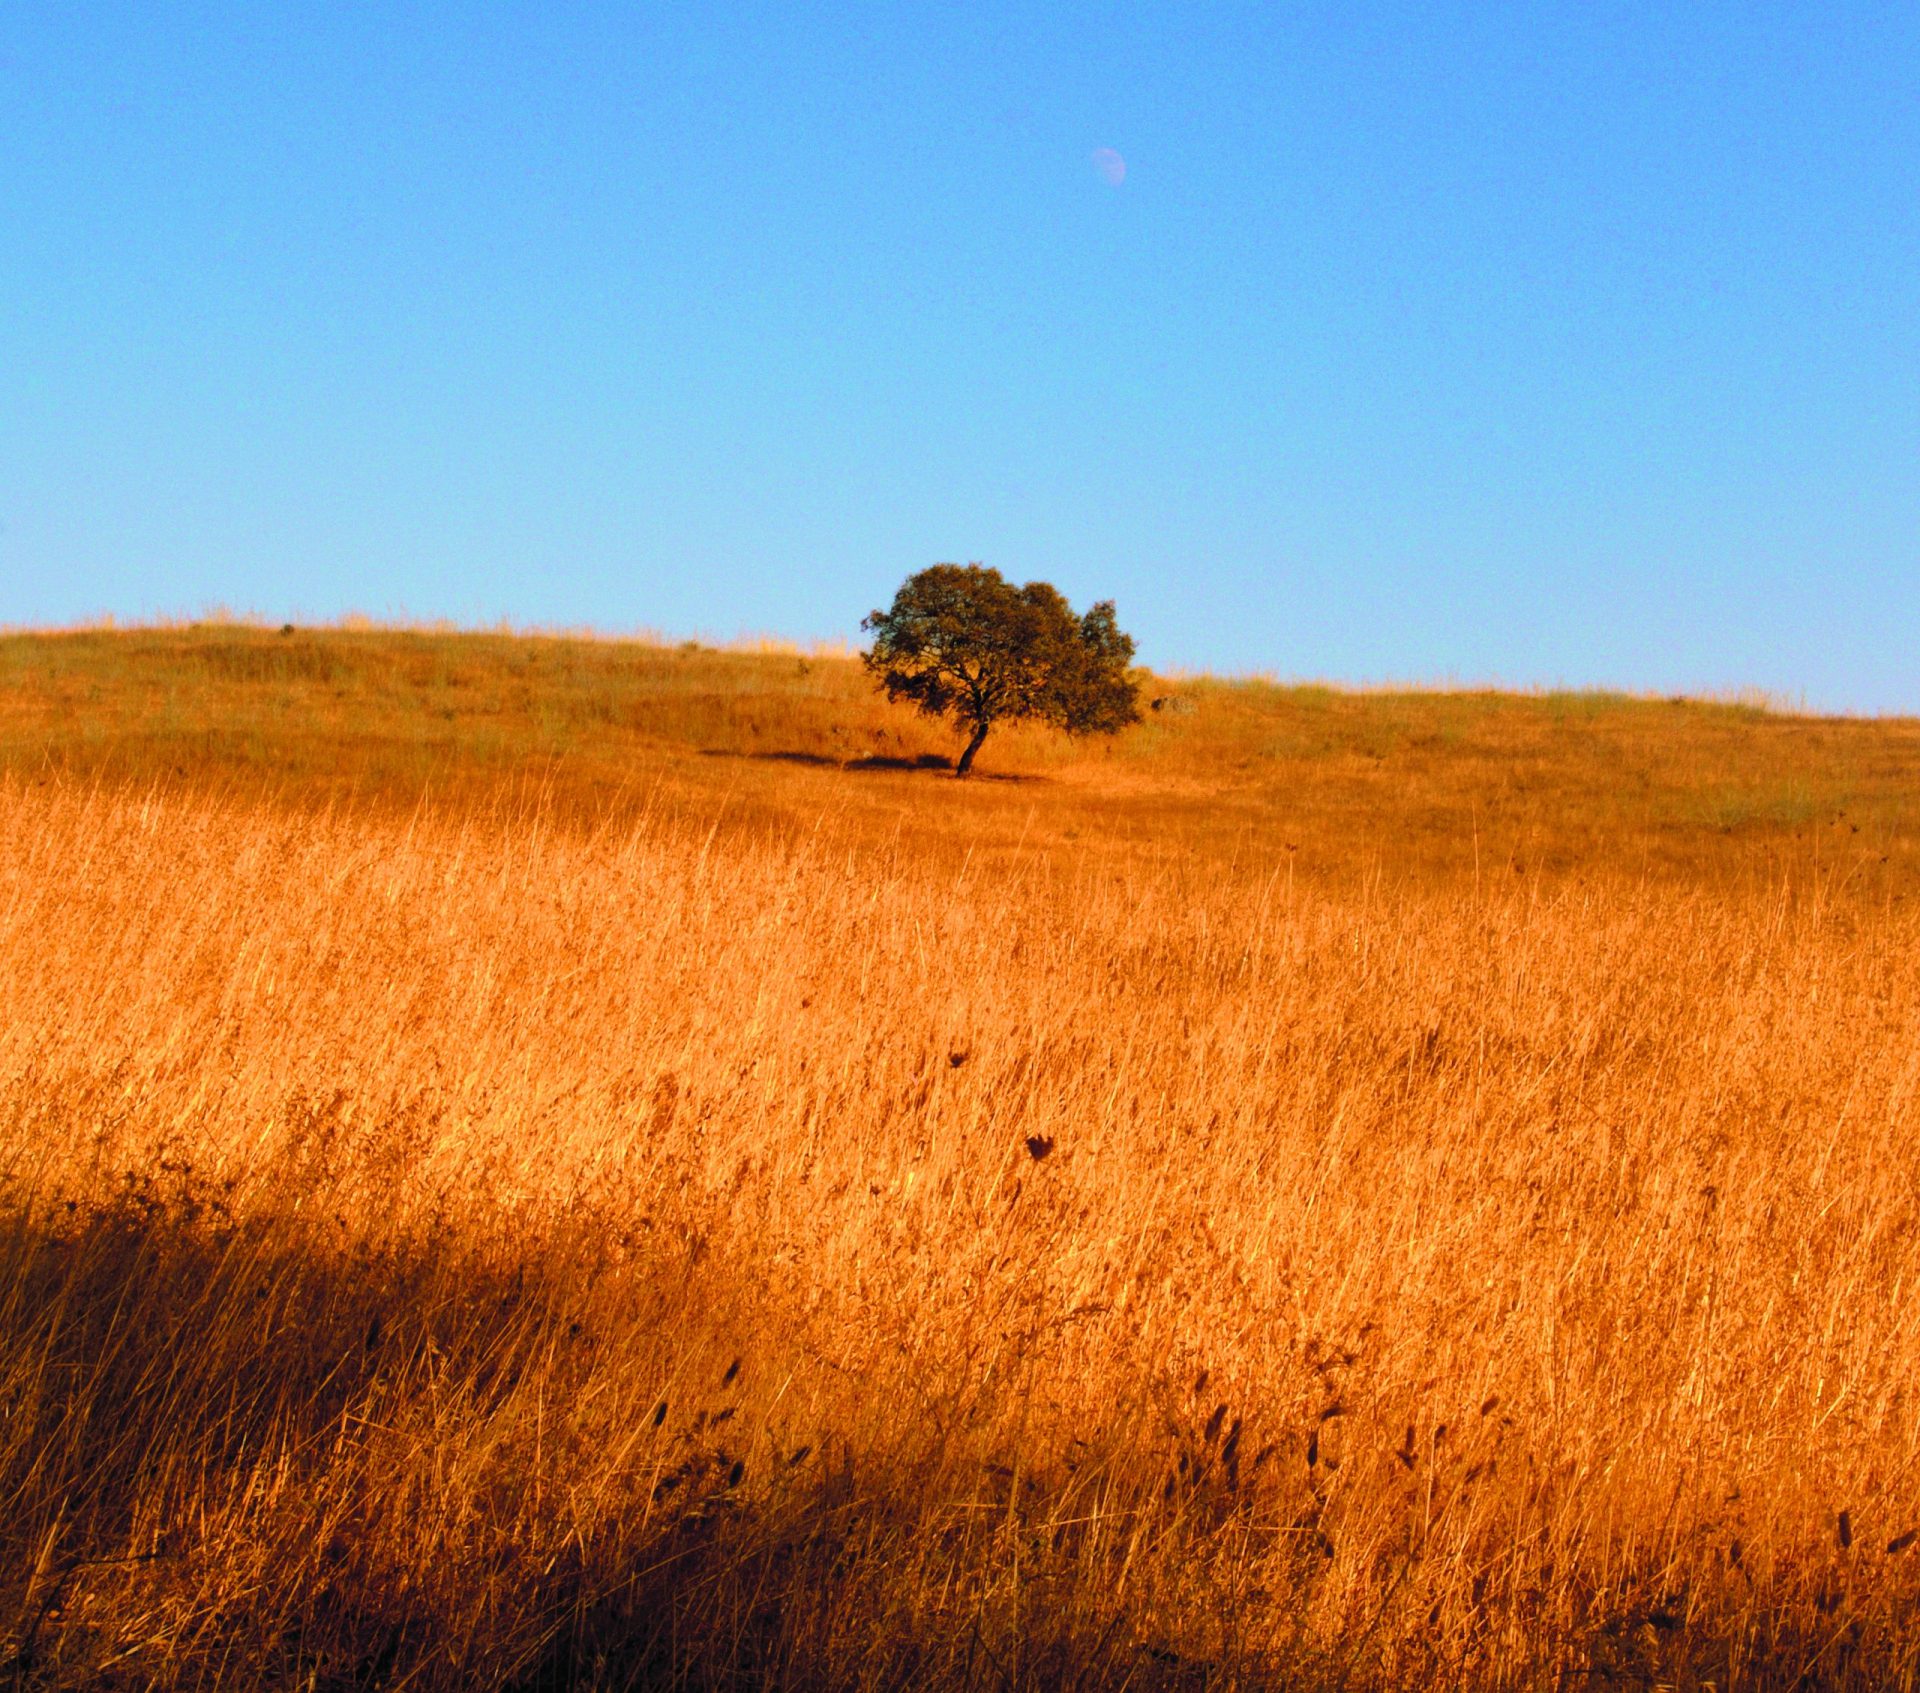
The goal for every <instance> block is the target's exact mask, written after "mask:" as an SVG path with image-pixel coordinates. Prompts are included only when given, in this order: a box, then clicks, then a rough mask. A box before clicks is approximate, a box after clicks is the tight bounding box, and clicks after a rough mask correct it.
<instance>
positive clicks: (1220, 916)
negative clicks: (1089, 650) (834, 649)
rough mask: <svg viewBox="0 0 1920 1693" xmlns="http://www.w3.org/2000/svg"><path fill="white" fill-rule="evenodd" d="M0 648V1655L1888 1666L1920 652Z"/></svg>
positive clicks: (483, 644)
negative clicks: (1021, 667) (956, 751)
mask: <svg viewBox="0 0 1920 1693" xmlns="http://www.w3.org/2000/svg"><path fill="white" fill-rule="evenodd" d="M1153 692H1154V693H1155V694H1156V695H1157V696H1160V697H1164V698H1178V699H1181V700H1183V701H1190V702H1192V705H1193V709H1192V710H1190V711H1188V710H1170V709H1163V710H1161V711H1160V712H1157V713H1154V714H1152V715H1151V716H1150V718H1149V720H1148V721H1147V722H1146V723H1144V724H1142V725H1141V726H1139V727H1138V728H1137V729H1135V730H1132V731H1129V732H1128V733H1127V734H1126V735H1124V736H1122V737H1121V738H1119V739H1118V740H1117V741H1115V742H1113V743H1111V744H1106V743H1095V744H1092V745H1077V744H1074V743H1071V742H1067V741H1064V740H1060V739H1057V738H1054V737H1052V736H1050V735H1047V734H1042V733H1035V732H1031V731H1027V732H1021V733H1009V734H1007V735H1004V736H996V737H995V739H994V740H993V741H991V742H990V743H989V745H988V750H987V754H986V755H985V762H984V763H983V766H982V773H983V776H986V777H991V778H993V779H991V780H985V779H982V780H976V781H973V782H970V783H959V782H954V781H952V780H950V779H945V778H944V777H943V776H942V775H941V773H940V772H939V771H938V770H937V769H933V768H929V767H927V766H926V765H925V764H923V762H922V761H930V760H932V759H934V758H936V757H938V756H939V755H942V754H950V753H951V752H952V750H953V749H952V746H951V744H950V743H949V742H948V741H947V740H945V739H944V738H943V737H942V736H941V735H940V733H939V731H938V729H937V727H936V726H931V725H927V724H924V723H922V722H920V721H918V720H915V719H913V718H911V717H908V716H906V715H904V714H900V713H896V712H894V711H892V710H890V709H889V708H888V707H886V706H885V705H884V704H883V703H882V702H880V701H878V700H877V699H876V698H874V697H873V696H872V694H871V692H870V691H869V690H868V688H867V686H866V684H865V682H864V680H863V679H862V677H861V675H860V673H859V670H858V667H857V664H856V663H855V662H854V661H852V660H850V659H847V658H845V657H834V656H832V655H803V654H799V653H794V652H781V651H773V650H763V651H757V652H744V651H743V652H716V651H713V650H711V649H689V648H665V647H649V646H642V645H636V644H622V643H614V642H599V641H588V640H561V639H530V638H518V637H506V636H481V635H453V634H434V633H426V632H405V631H385V630H377V629H367V630H321V631H293V632H291V633H286V634H282V633H279V632H277V631H272V630H257V629H247V628H233V627H221V628H204V627H203V628H181V629H167V630H130V631H124V632H111V631H99V632H90V633H80V634H70V635H59V636H37V635H19V636H11V637H7V638H5V639H4V640H3V641H0V1123H3V1124H4V1129H0V1156H3V1158H4V1162H3V1163H0V1169H3V1170H4V1172H5V1181H6V1185H5V1188H4V1191H3V1193H0V1411H3V1412H4V1415H0V1499H3V1500H5V1501H6V1508H5V1509H4V1510H0V1546H3V1547H4V1549H5V1552H6V1556H5V1558H4V1559H3V1560H0V1666H5V1668H7V1669H8V1670H10V1671H11V1673H12V1674H13V1675H14V1678H15V1680H16V1682H18V1683H19V1684H20V1685H23V1686H47V1687H53V1686H71V1687H81V1686H87V1687H100V1686H112V1685H127V1686H161V1687H186V1686H189V1685H192V1686H196V1687H204V1686H219V1685H234V1686H249V1687H254V1686H278V1685H287V1686H296V1685H297V1686H305V1687H329V1688H345V1687H349V1686H358V1687H367V1686H374V1685H388V1686H401V1685H405V1686H409V1687H447V1688H452V1687H464V1686H473V1685H496V1686H510V1687H517V1688H528V1689H531V1688H536V1687H561V1686H584V1687H609V1688H610V1687H625V1686H643V1687H652V1686H700V1687H749V1686H751V1687H772V1686H779V1687H796V1688H807V1687H818V1688H841V1687H872V1688H880V1687H901V1686H928V1687H963V1686H965V1687H972V1686H996V1687H997V1686H1015V1687H1032V1688H1056V1687H1065V1686H1083V1687H1123V1686H1124V1687H1130V1688H1199V1687H1210V1686H1223V1687H1224V1686H1263V1685H1264V1686H1275V1687H1289V1688H1294V1687H1299V1688H1308V1689H1312V1688H1327V1689H1332V1688H1343V1689H1357V1688H1363V1687H1381V1688H1388V1687H1407V1686H1413V1685H1422V1686H1427V1685H1448V1686H1460V1687H1489V1688H1492V1687H1519V1686H1546V1685H1553V1686H1563V1685H1586V1686H1594V1687H1601V1686H1612V1685H1659V1684H1667V1685H1673V1686H1688V1687H1699V1686H1705V1685H1708V1684H1711V1685H1713V1686H1715V1687H1719V1688H1729V1687H1736V1686H1737V1687H1751V1688H1775V1687H1778V1688H1783V1689H1784V1688H1787V1687H1835V1688H1839V1687H1861V1688H1867V1687H1883V1686H1887V1685H1898V1684H1899V1683H1900V1678H1901V1677H1902V1676H1905V1675H1908V1674H1910V1669H1911V1666H1912V1664H1913V1663H1914V1661H1915V1655H1916V1653H1920V1627H1917V1626H1916V1622H1915V1618H1916V1616H1920V1605H1917V1603H1916V1602H1917V1601H1920V1540H1917V1539H1916V1535H1920V1465H1917V1464H1916V1453H1917V1452H1920V1446H1916V1440H1917V1439H1920V1435H1917V1434H1916V1430H1917V1429H1920V1424H1917V1423H1916V1421H1915V1415H1914V1410H1915V1407H1914V1399H1913V1392H1914V1387H1913V1384H1914V1382H1915V1381H1916V1379H1920V1320H1917V1319H1916V1317H1915V1314H1914V1313H1915V1306H1914V1302H1913V1300H1912V1297H1911V1293H1912V1289H1913V1287H1914V1286H1915V1284H1916V1280H1917V1279H1920V1244H1917V1243H1920V1229H1917V1228H1916V1225H1917V1224H1920V1185H1916V1183H1915V1181H1914V1179H1913V1175H1912V1171H1913V1160H1912V1147H1913V1145H1914V1143H1915V1136H1916V1131H1917V1130H1920V1116H1917V1115H1916V1114H1917V1113H1920V1104H1917V1103H1916V1102H1917V1101H1920V1043H1916V1041H1915V1039H1914V1031H1915V1030H1916V1029H1920V962H1916V961H1917V960H1920V856H1917V853H1920V847H1917V846H1916V841H1917V839H1920V829H1917V828H1916V825H1917V824H1920V780H1916V778H1917V777H1920V725H1915V724H1913V723H1910V722H1885V721H1883V722H1854V721H1835V720H1819V719H1810V718H1799V717H1793V716H1788V715H1785V714H1779V713H1774V712H1770V711H1765V710H1759V709H1754V708H1752V707H1746V706H1733V705H1724V704H1711V703H1698V702H1672V701H1654V700H1640V699H1628V698H1620V697H1613V696H1559V695H1541V696H1503V695H1493V694H1419V693H1348V692H1342V691H1339V690H1332V689H1325V688H1285V687H1276V686H1270V685H1267V684H1261V683H1251V682H1225V681H1218V680H1212V679H1205V678H1187V679H1163V680H1160V681H1157V682H1156V683H1155V684H1154V686H1153Z"/></svg>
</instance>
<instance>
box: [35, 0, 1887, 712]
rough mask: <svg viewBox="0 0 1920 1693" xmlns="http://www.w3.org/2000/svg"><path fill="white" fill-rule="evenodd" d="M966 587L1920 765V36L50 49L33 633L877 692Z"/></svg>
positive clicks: (179, 23) (621, 8) (449, 20)
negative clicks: (388, 629) (822, 678)
mask: <svg viewBox="0 0 1920 1693" xmlns="http://www.w3.org/2000/svg"><path fill="white" fill-rule="evenodd" d="M1123 163H1124V174H1122V164H1123ZM941 559H956V560H968V559H980V560H983V561H985V562H987V563H989V564H993V565H997V566H998V567H999V568H1000V569H1002V570H1003V571H1005V572H1006V573H1007V574H1008V575H1010V576H1013V577H1015V578H1016V579H1025V578H1027V577H1031V576H1041V577H1046V578H1048V579H1050V580H1053V581H1055V582H1057V583H1058V584H1059V585H1060V586H1061V587H1062V588H1063V589H1064V590H1065V591H1066V592H1067V593H1068V594H1069V596H1070V597H1072V598H1073V599H1074V600H1075V601H1076V603H1081V602H1084V601H1086V600H1088V599H1091V598H1096V597H1109V596H1110V597H1113V598H1116V599H1118V601H1119V603H1120V612H1121V621H1122V624H1123V625H1124V626H1126V627H1127V628H1129V629H1130V630H1132V631H1133V632H1134V633H1135V634H1136V635H1137V636H1138V638H1139V640H1140V646H1141V654H1142V657H1143V658H1145V659H1146V660H1147V661H1149V662H1152V663H1157V664H1162V665H1174V664H1184V665H1189V666H1195V667H1206V668H1212V669H1221V670H1244V669H1261V670H1271V671H1274V672H1277V673H1279V674H1281V675H1284V676H1318V677H1328V678H1333V679H1340V680H1350V681H1366V680H1383V679H1392V678H1401V679H1412V680H1427V681H1438V680H1445V679H1448V678H1456V679H1460V680H1481V679H1494V680H1500V681H1505V682H1511V683H1519V684H1527V683H1545V684H1556V683H1565V684H1569V685H1615V686H1625V687H1633V688H1654V689H1660V690H1680V689H1703V688H1730V687H1738V686H1741V685H1755V686H1761V687H1766V688H1769V689H1774V690H1779V691H1783V692H1786V693H1789V694H1792V695H1804V696H1805V697H1806V698H1807V699H1808V700H1809V701H1810V702H1811V703H1813V704H1815V705H1816V706H1825V707H1832V708H1837V709H1846V710H1863V711H1872V710H1882V711H1884V710H1904V711H1908V712H1915V711H1920V6H1916V5H1915V4H1914V3H1913V0H1902V3H1900V4H1886V5H1867V4H1860V5H1855V4H1847V3H1845V0H1839V3H1835V4H1829V5H1814V4H1810V3H1807V0H1794V3H1792V4H1774V3H1767V0H1740V3H1722V0H1685V3H1681V4H1673V3H1661V4H1652V3H1648V4H1637V5H1630V4H1604V3H1600V0H1582V3H1579V4H1571V3H1570V4H1563V5H1545V4H1541V5H1504V6H1497V5H1481V6H1468V5H1458V6H1444V5H1442V6H1433V5H1426V4H1413V3H1408V4H1404V5H1365V4H1326V5H1312V6H1307V5H1297V6H1288V5H1280V4H1273V3H1268V4H1259V5H1246V6H1206V5H1196V4H1180V5H1173V4H1167V5H1155V6H1134V5H1125V4H1108V5H1102V6H1097V7H1096V6H1087V7H1081V8H1073V7H1066V6H1053V5H1049V6H1040V5H1033V6H1008V5H1003V4H996V3H985V4H974V5H969V6H964V7H963V6H942V7H931V6H926V7H910V6H899V7H878V6H875V7H871V8H867V7H844V8H838V9H825V8H820V7H811V6H804V7H803V6H793V5H781V6H772V5H769V6H766V7H762V8H748V7H741V6H735V5H728V4H702V5H697V6H683V7H666V6H646V5H630V4H626V5H605V6H597V5H589V4H580V5H568V4H560V5H554V4H543V5H539V6H533V5H527V6H497V5H494V6H490V5H472V4H466V5H457V6H456V5H451V4H448V5H402V4H393V5H382V6H363V5H347V4H342V5H325V6H323V5H313V6H309V7H301V8H294V7H289V6H284V5H276V4H270V3H260V0H252V3H249V4H246V5H238V4H235V5H230V6H210V5H186V4H182V5H152V4H138V5H135V4H129V5H125V6H111V7H110V6H102V5H89V4H54V3H53V0H26V3H25V4H24V5H19V6H14V7H11V8H9V9H8V11H7V17H6V23H5V26H4V28H0V621H6V622H13V623H21V622H42V621H52V620H67V619H73V618H79V617H84V616H87V615H90V614H95V613H99V612H103V611H111V612H114V613H117V614H120V615H123V616H138V615H141V614H153V613H178V612H186V611H193V610H195V609H197V608H200V607H203V606H206V605H209V604H213V603H224V604H226V605H229V606H232V607H234V608H237V609H241V610H255V611H258V612H261V613H263V614H265V615H267V616H270V617H273V618H276V619H277V618H280V617H282V616H288V615H300V614H305V615H311V616H324V615H334V614H337V613H339V612H342V611H345V610H349V609H359V610H364V611H368V612H372V613H374V614H376V615H378V614H382V613H407V614H411V615H415V616H421V617H434V616H447V617H453V618H458V619H461V620H480V619H488V620H491V619H495V618H499V617H502V616H506V617H510V618H513V619H515V620H517V621H525V622H545V623H561V624H575V623H587V624H595V625H599V626H602V627H606V628H610V629H620V628H631V627H634V626H636V625H651V626H654V627H658V628H661V629H663V630H666V631H668V632H670V633H677V634H687V633H696V632H708V633H713V634H720V635H727V634H732V633H735V632H738V631H742V630H764V631H769V632H774V633H784V634H790V635H794V636H799V637H807V636H832V635H836V634H841V635H848V636H851V635H853V634H854V633H855V631H856V625H857V623H858V620H859V617H860V615H861V614H862V613H863V612H864V611H866V610H867V609H869V608H870V607H871V606H873V605H875V604H877V603H881V602H882V601H884V600H885V599H886V598H887V597H888V596H889V595H890V594H891V592H892V589H893V588H894V586H895V585H896V584H897V583H898V582H899V580H900V579H901V578H902V577H903V576H904V575H906V574H907V573H908V572H909V571H912V570H914V569H917V568H919V567H920V566H922V565H925V564H930V563H933V562H934V561H936V560H941Z"/></svg>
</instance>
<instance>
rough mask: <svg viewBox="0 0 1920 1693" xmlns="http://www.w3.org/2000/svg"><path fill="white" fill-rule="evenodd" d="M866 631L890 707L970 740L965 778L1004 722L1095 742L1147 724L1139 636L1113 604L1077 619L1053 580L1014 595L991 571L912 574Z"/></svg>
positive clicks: (970, 568)
mask: <svg viewBox="0 0 1920 1693" xmlns="http://www.w3.org/2000/svg"><path fill="white" fill-rule="evenodd" d="M860 626H861V628H863V629H866V630H869V631H871V632H872V635H873V646H872V648H871V650H870V651H869V652H868V653H867V655H866V665H867V668H868V670H870V671H871V672H872V673H873V674H874V675H875V676H876V677H878V678H879V680H880V684H881V686H882V687H884V688H885V689H886V690H887V697H888V698H889V699H894V700H908V701H911V702H912V703H913V704H914V705H917V706H918V707H919V708H920V709H921V710H922V711H924V712H926V713H928V714H929V715H930V716H935V717H941V716H945V717H951V718H952V719H953V720H954V722H955V723H957V724H959V725H960V726H961V727H962V728H964V729H967V730H968V731H969V732H970V738H969V740H968V742H967V749H966V751H965V752H963V753H962V754H961V755H960V763H959V765H958V766H957V768H956V770H955V774H956V775H960V776H964V775H966V774H967V772H968V771H970V770H971V769H972V768H973V760H974V755H975V754H976V753H978V752H979V750H980V745H981V743H982V742H983V741H985V740H986V738H987V731H988V730H989V729H991V728H992V727H993V725H994V724H996V723H999V722H1003V721H1008V720H1011V719H1014V718H1021V717H1033V718H1039V719H1041V720H1043V721H1045V722H1048V723H1056V724H1058V725H1059V726H1060V727H1061V728H1063V729H1065V730H1067V731H1068V732H1069V733H1070V734H1075V735H1089V734H1112V733H1113V732H1114V731H1115V730H1117V729H1122V728H1124V727H1125V726H1126V725H1127V724H1129V723H1134V722H1137V721H1138V720H1139V717H1140V706H1139V689H1138V687H1137V685H1136V684H1135V683H1134V682H1133V681H1132V679H1131V678H1130V677H1129V676H1128V674H1127V666H1128V665H1129V664H1130V663H1131V662H1132V659H1133V639H1132V637H1131V636H1129V635H1126V634H1124V633H1123V632H1122V631H1121V629H1120V626H1119V624H1118V623H1116V622H1115V621H1114V609H1113V601H1111V600H1102V601H1100V602H1099V604H1097V605H1095V606H1094V607H1093V609H1092V610H1091V611H1089V612H1088V613H1087V614H1086V615H1085V616H1084V617H1076V616H1075V615H1074V611H1073V607H1072V606H1070V605H1068V604H1067V601H1066V599H1065V597H1064V596H1063V595H1062V594H1061V593H1060V591H1059V590H1058V589H1057V588H1055V587H1054V586H1053V585H1052V584H1051V583H1048V582H1029V583H1028V584H1027V585H1026V586H1025V587H1024V588H1016V587H1015V586H1014V585H1013V584H1012V583H1011V582H1009V581H1007V580H1006V578H1005V577H1003V576H1002V575H1001V574H1000V572H999V571H997V570H988V569H986V568H985V567H984V566H982V565H978V564H969V565H965V566H962V565H958V564H936V565H934V566H933V567H932V568H931V569H928V570H922V571H920V572H918V573H917V574H916V575H913V576H909V577H908V578H907V580H906V581H905V582H904V583H902V584H901V587H900V591H899V593H897V594H895V595H894V597H893V605H892V606H891V607H890V608H889V609H888V610H886V611H875V612H872V613H870V614H869V615H868V616H867V617H866V618H865V619H864V620H863V621H862V623H861V625H860Z"/></svg>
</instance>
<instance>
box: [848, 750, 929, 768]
mask: <svg viewBox="0 0 1920 1693" xmlns="http://www.w3.org/2000/svg"><path fill="white" fill-rule="evenodd" d="M845 768H846V769H848V770H951V769H952V768H953V760H952V759H950V758H949V757H947V755H946V754H945V753H942V752H923V753H918V754H916V755H915V756H914V757H912V758H889V757H888V756H887V755H886V754H884V753H877V752H876V753H869V754H868V755H867V756H866V757H865V758H851V759H848V760H847V763H846V765H845Z"/></svg>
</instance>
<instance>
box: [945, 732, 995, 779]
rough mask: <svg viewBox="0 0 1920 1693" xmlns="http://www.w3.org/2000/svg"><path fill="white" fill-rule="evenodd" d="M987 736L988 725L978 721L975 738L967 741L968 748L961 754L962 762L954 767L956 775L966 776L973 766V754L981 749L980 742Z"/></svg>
mask: <svg viewBox="0 0 1920 1693" xmlns="http://www.w3.org/2000/svg"><path fill="white" fill-rule="evenodd" d="M986 738H987V725H986V724H984V723H976V724H974V726H973V739H972V740H970V741H969V742H967V750H966V751H965V752H963V753H962V754H961V755H960V762H959V763H958V764H956V765H955V766H954V767H953V773H954V775H956V776H964V775H966V774H967V772H968V771H970V770H971V769H972V768H973V755H974V754H975V753H977V752H978V751H979V750H980V743H981V742H982V741H984V740H985V739H986Z"/></svg>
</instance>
